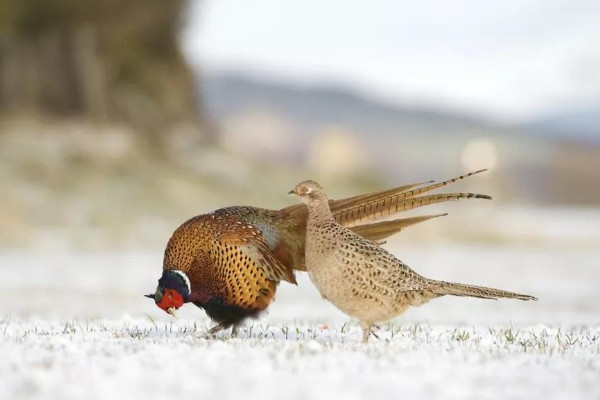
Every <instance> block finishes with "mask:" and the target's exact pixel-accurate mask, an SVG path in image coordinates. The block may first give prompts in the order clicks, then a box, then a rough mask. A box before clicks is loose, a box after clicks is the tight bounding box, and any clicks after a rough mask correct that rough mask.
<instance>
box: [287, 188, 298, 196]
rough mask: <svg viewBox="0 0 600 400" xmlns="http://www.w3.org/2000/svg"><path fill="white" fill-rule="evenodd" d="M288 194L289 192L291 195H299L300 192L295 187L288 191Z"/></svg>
mask: <svg viewBox="0 0 600 400" xmlns="http://www.w3.org/2000/svg"><path fill="white" fill-rule="evenodd" d="M288 194H289V195H290V196H298V192H296V189H295V188H294V189H292V190H290V191H289V192H288Z"/></svg>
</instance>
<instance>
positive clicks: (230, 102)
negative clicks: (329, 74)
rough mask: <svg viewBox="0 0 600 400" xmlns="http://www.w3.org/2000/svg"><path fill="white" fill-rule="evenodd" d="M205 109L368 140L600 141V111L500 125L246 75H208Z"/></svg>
mask: <svg viewBox="0 0 600 400" xmlns="http://www.w3.org/2000/svg"><path fill="white" fill-rule="evenodd" d="M201 93H202V96H203V104H204V107H205V109H206V110H207V111H208V113H209V115H211V116H212V117H213V118H215V119H216V120H217V121H220V120H223V119H227V118H229V117H231V116H235V115H238V114H240V113H243V112H245V111H248V110H256V109H265V110H268V111H270V112H273V113H275V114H277V115H279V116H281V117H284V118H285V119H287V120H289V121H291V122H293V123H295V124H298V125H299V126H302V127H304V128H305V129H306V130H310V129H312V128H314V127H315V126H320V125H324V124H340V125H344V126H348V127H351V128H353V129H355V130H356V131H357V132H363V133H367V134H369V135H382V134H384V135H385V134H388V135H390V134H391V135H394V136H398V135H405V134H411V135H413V134H415V133H418V134H421V135H433V136H439V135H448V134H457V135H465V134H466V135H467V136H468V135H469V133H470V132H475V133H476V134H480V133H481V132H485V133H486V135H500V136H504V135H511V136H512V135H516V136H518V137H519V138H523V135H527V136H529V137H530V138H531V139H532V140H539V139H542V140H569V141H572V140H574V139H575V140H577V141H585V142H589V141H595V142H600V108H588V109H582V110H577V109H575V110H570V111H564V112H561V113H555V114H551V115H547V116H545V117H542V118H535V119H532V120H530V121H526V122H525V123H522V124H502V123H497V122H492V121H489V120H485V119H483V118H478V117H476V116H472V115H466V114H459V113H456V112H452V111H446V110H440V109H433V108H427V107H418V106H409V105H405V106H403V105H401V104H400V105H399V104H394V105H393V104H389V103H386V102H385V101H382V100H379V99H375V98H371V97H369V96H367V95H364V94H360V93H357V92H356V91H353V90H351V89H349V88H345V87H340V86H325V85H321V86H312V87H311V86H301V85H297V84H292V83H286V82H274V81H266V80H260V79H256V78H252V77H248V76H243V75H236V74H228V75H207V76H205V77H204V79H203V80H202V83H201Z"/></svg>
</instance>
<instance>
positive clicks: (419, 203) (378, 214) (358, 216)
mask: <svg viewBox="0 0 600 400" xmlns="http://www.w3.org/2000/svg"><path fill="white" fill-rule="evenodd" d="M459 199H487V200H491V197H490V196H487V195H484V194H474V193H444V194H434V195H427V196H418V197H412V198H408V199H405V198H393V199H391V198H384V199H381V200H376V201H373V202H369V203H362V204H358V205H356V206H354V207H350V208H346V209H344V210H342V211H340V212H337V213H333V217H334V218H335V220H336V221H337V222H338V223H339V224H340V225H342V226H346V227H353V226H356V225H361V224H364V223H366V222H369V221H374V220H378V219H381V218H384V217H386V216H388V215H392V214H396V213H399V212H402V211H408V210H412V209H414V208H418V207H423V206H426V205H429V204H435V203H442V202H445V201H454V200H459Z"/></svg>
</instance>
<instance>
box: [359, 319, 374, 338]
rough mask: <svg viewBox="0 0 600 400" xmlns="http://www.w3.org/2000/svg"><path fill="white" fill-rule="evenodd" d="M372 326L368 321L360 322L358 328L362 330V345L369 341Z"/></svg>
mask: <svg viewBox="0 0 600 400" xmlns="http://www.w3.org/2000/svg"><path fill="white" fill-rule="evenodd" d="M372 326H373V323H372V322H369V321H360V327H361V328H362V330H363V343H367V342H368V341H369V335H370V334H371V333H373V332H372V331H371V327H372ZM373 335H375V334H374V333H373ZM375 337H377V336H376V335H375ZM377 339H379V338H377Z"/></svg>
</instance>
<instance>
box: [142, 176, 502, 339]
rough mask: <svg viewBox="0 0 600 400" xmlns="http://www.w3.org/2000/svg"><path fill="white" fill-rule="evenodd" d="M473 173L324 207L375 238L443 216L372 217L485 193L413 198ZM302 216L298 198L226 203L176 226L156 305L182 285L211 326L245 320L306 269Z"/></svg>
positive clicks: (167, 305)
mask: <svg viewBox="0 0 600 400" xmlns="http://www.w3.org/2000/svg"><path fill="white" fill-rule="evenodd" d="M479 172H482V171H476V172H473V173H470V174H467V175H463V176H461V177H458V178H454V179H451V180H449V181H445V182H441V183H437V184H430V183H431V182H425V183H416V184H410V185H405V186H401V187H398V188H395V189H391V190H386V191H383V192H377V193H371V194H366V195H360V196H355V197H350V198H347V199H341V200H331V201H330V207H331V210H332V213H333V215H334V218H335V220H336V221H337V222H338V223H340V224H341V225H343V226H346V227H350V229H352V230H354V231H355V232H356V233H358V234H359V235H362V236H363V237H365V238H368V239H371V240H374V241H379V240H383V239H385V238H386V237H389V236H391V235H393V234H395V233H397V232H399V231H400V230H402V229H403V228H405V227H407V226H410V225H413V224H416V223H419V222H422V221H426V220H428V219H431V218H434V217H438V216H441V215H445V214H437V215H427V216H420V217H412V218H404V219H396V220H392V221H383V222H373V221H375V220H377V219H380V218H383V217H385V216H388V215H392V214H396V213H398V212H401V211H405V210H409V209H413V208H417V207H421V206H424V205H427V204H433V203H438V202H442V201H449V200H458V199H462V198H485V199H489V198H490V197H489V196H485V195H475V194H471V193H449V194H439V195H427V196H419V195H421V194H423V193H425V192H428V191H430V190H434V189H437V188H439V187H442V186H445V185H446V184H448V183H452V182H455V181H457V180H459V179H463V178H466V177H468V176H471V175H473V174H476V173H479ZM307 214H308V213H307V209H306V207H305V206H304V205H301V204H300V205H293V206H290V207H286V208H284V209H282V210H267V209H261V208H255V207H228V208H223V209H220V210H217V211H215V212H213V213H211V214H205V215H200V216H197V217H194V218H192V219H190V220H188V221H186V222H185V223H184V224H182V225H181V226H180V227H179V228H177V230H175V232H174V233H173V235H172V237H171V238H170V240H169V242H168V244H167V248H166V250H165V256H164V262H163V278H165V274H170V275H172V276H171V278H173V279H163V281H164V282H172V283H170V284H169V285H170V286H171V287H166V288H165V287H161V285H160V283H159V287H158V288H157V292H156V294H155V295H152V297H153V298H155V301H156V303H157V305H159V307H161V308H162V309H164V310H165V311H169V312H172V311H173V310H174V309H176V308H178V307H180V306H181V304H172V302H171V300H170V299H171V295H170V294H169V296H167V297H165V296H164V293H165V290H166V289H171V290H175V292H178V291H183V292H184V293H188V294H187V295H183V296H182V297H183V302H192V303H194V304H195V305H197V306H199V307H201V308H203V309H204V310H205V311H206V313H207V314H208V315H209V317H211V318H212V319H213V320H214V321H216V322H217V323H218V324H217V325H216V326H215V327H214V328H213V329H212V330H211V331H212V332H216V331H218V330H219V329H222V328H226V327H229V326H232V325H233V326H234V329H235V327H236V325H237V324H238V323H239V322H241V321H242V320H243V319H245V318H247V317H250V316H254V315H257V314H258V313H260V312H261V311H263V310H265V309H266V308H267V307H268V306H269V304H270V302H271V301H272V300H273V298H274V296H275V292H276V288H277V284H278V283H279V282H280V281H282V280H285V281H288V282H290V283H295V282H296V281H295V277H294V271H295V270H299V271H305V270H306V266H305V258H304V252H305V250H304V242H305V233H306V220H307ZM175 273H176V274H175ZM175 275H176V276H175ZM180 277H182V278H180ZM173 282H174V283H173ZM167 292H168V290H167ZM169 293H171V292H169ZM148 297H151V296H150V295H149V296H148ZM159 300H160V301H159Z"/></svg>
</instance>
